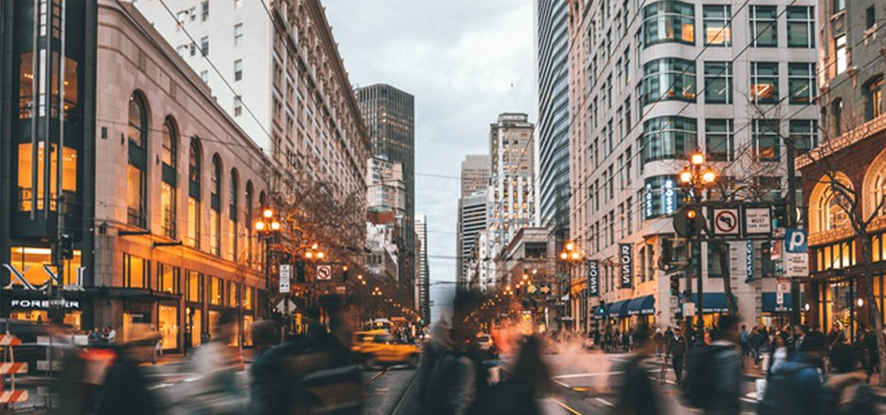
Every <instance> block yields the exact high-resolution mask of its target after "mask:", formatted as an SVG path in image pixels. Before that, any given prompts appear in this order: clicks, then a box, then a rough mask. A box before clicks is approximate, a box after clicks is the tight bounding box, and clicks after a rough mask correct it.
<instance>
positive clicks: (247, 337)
mask: <svg viewBox="0 0 886 415" xmlns="http://www.w3.org/2000/svg"><path fill="white" fill-rule="evenodd" d="M252 322H253V318H252V316H249V315H246V316H243V345H244V346H252Z"/></svg>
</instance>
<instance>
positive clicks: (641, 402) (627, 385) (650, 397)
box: [612, 329, 664, 415]
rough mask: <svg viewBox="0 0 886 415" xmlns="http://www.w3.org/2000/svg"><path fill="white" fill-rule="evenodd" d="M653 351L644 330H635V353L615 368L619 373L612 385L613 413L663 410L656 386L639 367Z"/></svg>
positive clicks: (625, 414)
mask: <svg viewBox="0 0 886 415" xmlns="http://www.w3.org/2000/svg"><path fill="white" fill-rule="evenodd" d="M654 353H655V345H654V344H653V343H652V339H650V337H649V334H648V333H647V332H646V331H645V330H643V329H641V330H640V332H639V333H637V341H636V350H635V352H634V353H633V354H632V355H631V356H630V358H628V359H627V361H626V362H624V363H622V364H621V365H620V367H619V368H618V369H617V371H618V372H621V373H622V375H621V377H620V378H619V379H618V380H617V381H616V385H614V388H613V389H614V390H615V391H616V394H617V395H618V397H617V398H616V401H615V405H614V407H613V411H612V413H613V414H617V415H658V414H663V413H664V409H663V406H662V402H661V399H660V393H659V390H658V386H656V384H655V382H653V381H652V380H651V379H650V378H649V375H648V373H647V372H646V368H645V367H644V366H643V361H645V360H646V359H648V358H650V357H652V355H653V354H654Z"/></svg>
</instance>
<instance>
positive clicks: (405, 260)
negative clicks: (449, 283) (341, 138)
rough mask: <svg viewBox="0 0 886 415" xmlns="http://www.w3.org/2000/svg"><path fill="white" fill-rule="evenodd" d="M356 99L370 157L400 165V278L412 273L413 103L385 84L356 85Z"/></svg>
mask: <svg viewBox="0 0 886 415" xmlns="http://www.w3.org/2000/svg"><path fill="white" fill-rule="evenodd" d="M356 93H357V100H358V101H359V103H360V110H361V111H362V114H363V120H364V121H365V122H366V129H367V131H368V133H369V137H370V140H371V142H372V145H371V151H372V156H384V157H386V158H387V160H389V161H390V162H392V163H400V164H401V165H402V167H403V182H404V184H405V186H406V192H405V210H404V213H403V216H402V225H403V226H402V227H401V228H400V229H401V232H402V235H401V236H400V238H399V241H400V245H401V246H400V253H401V255H400V261H401V262H400V272H401V275H400V281H401V282H405V281H409V284H410V285H409V286H408V287H405V288H408V289H411V288H412V285H411V282H412V280H413V279H414V275H415V263H416V256H415V255H416V254H415V252H416V251H415V232H414V229H415V223H414V222H415V219H414V218H415V103H414V101H415V100H414V98H413V96H412V95H411V94H409V93H407V92H404V91H401V90H399V89H397V88H395V87H393V86H390V85H386V84H375V85H370V86H366V87H361V88H357V90H356Z"/></svg>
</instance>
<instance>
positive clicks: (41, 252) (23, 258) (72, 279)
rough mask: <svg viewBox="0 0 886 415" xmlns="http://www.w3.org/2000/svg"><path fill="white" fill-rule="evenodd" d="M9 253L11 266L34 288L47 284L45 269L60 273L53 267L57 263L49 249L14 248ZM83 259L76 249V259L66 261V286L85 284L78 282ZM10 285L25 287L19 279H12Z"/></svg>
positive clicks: (64, 278) (64, 282)
mask: <svg viewBox="0 0 886 415" xmlns="http://www.w3.org/2000/svg"><path fill="white" fill-rule="evenodd" d="M9 251H10V252H9V253H10V256H9V265H10V266H12V267H14V268H15V269H16V270H18V271H19V272H21V274H22V276H23V277H24V280H25V281H27V282H28V283H29V284H31V285H32V286H34V287H41V286H43V285H44V284H46V283H47V278H49V276H48V275H46V271H45V270H44V268H43V267H47V268H49V269H50V270H52V271H53V272H55V273H58V268H56V266H55V265H52V264H53V262H55V261H54V260H53V256H52V250H51V249H49V248H37V247H24V246H13V247H11V248H10V249H9ZM82 258H83V256H82V253H81V251H80V250H79V249H76V250H74V259H69V260H65V275H64V277H63V278H62V281H63V284H64V285H71V284H79V285H82V284H83V282H82V281H78V280H77V277H78V273H79V269H80V267H81V265H82V263H83V261H82ZM10 277H11V274H10ZM10 284H11V285H13V286H21V285H24V284H23V283H22V282H21V281H19V280H18V278H10Z"/></svg>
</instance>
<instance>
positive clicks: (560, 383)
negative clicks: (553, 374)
mask: <svg viewBox="0 0 886 415" xmlns="http://www.w3.org/2000/svg"><path fill="white" fill-rule="evenodd" d="M551 380H553V381H554V383H556V384H558V385H560V386H562V387H564V388H566V389H570V388H572V386H569V385H567V384H565V383H563V382H560V381H559V380H557V379H551Z"/></svg>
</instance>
